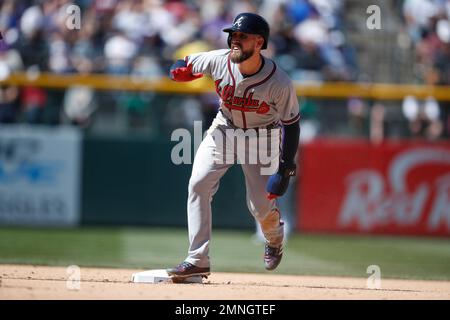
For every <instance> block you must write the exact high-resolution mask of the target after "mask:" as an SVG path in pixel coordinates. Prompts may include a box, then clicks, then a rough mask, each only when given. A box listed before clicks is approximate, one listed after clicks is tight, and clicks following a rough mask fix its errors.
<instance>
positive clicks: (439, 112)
mask: <svg viewBox="0 0 450 320" xmlns="http://www.w3.org/2000/svg"><path fill="white" fill-rule="evenodd" d="M401 14H402V18H403V21H404V28H405V31H406V33H407V34H408V39H409V46H410V47H411V49H412V50H413V51H414V66H413V68H414V69H413V71H414V76H415V78H416V79H415V80H416V81H417V82H418V83H421V84H427V85H450V1H449V0H405V1H403V2H402V7H401ZM402 110H403V114H404V116H405V117H406V118H407V119H408V121H409V129H410V133H411V135H412V136H414V137H426V138H428V139H430V140H435V139H437V138H439V137H441V136H442V135H443V134H444V135H446V136H448V135H449V134H450V132H449V130H450V123H449V122H450V105H449V104H448V102H447V103H441V104H439V102H438V101H436V100H435V99H434V98H433V97H428V98H426V99H424V100H423V101H420V100H419V99H417V98H416V97H414V96H407V97H405V99H404V100H403V103H402Z"/></svg>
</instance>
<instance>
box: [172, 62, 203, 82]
mask: <svg viewBox="0 0 450 320" xmlns="http://www.w3.org/2000/svg"><path fill="white" fill-rule="evenodd" d="M201 77H203V74H202V73H195V74H194V73H192V63H191V64H189V65H188V64H187V63H186V61H185V60H181V59H180V60H177V61H176V62H175V63H174V64H173V65H172V66H171V67H170V79H172V80H174V81H177V82H188V81H192V80H195V79H199V78H201Z"/></svg>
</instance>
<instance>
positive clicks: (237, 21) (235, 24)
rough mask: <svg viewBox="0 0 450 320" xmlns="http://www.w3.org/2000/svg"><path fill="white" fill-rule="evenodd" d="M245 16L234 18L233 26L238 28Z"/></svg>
mask: <svg viewBox="0 0 450 320" xmlns="http://www.w3.org/2000/svg"><path fill="white" fill-rule="evenodd" d="M244 19H245V17H240V18H239V19H237V20H236V22H235V23H234V26H235V27H238V28H240V27H241V26H242V22H243V21H244Z"/></svg>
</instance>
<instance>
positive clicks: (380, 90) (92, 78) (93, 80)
mask: <svg viewBox="0 0 450 320" xmlns="http://www.w3.org/2000/svg"><path fill="white" fill-rule="evenodd" d="M0 84H1V85H16V86H26V85H33V86H38V87H45V88H68V87H71V86H77V85H80V86H88V87H92V88H94V89H98V90H130V91H154V92H158V93H173V94H199V93H206V92H214V84H213V82H212V81H211V80H210V79H206V78H203V79H200V80H196V81H193V82H190V83H177V82H174V81H172V80H170V79H169V78H158V79H150V78H143V77H133V76H128V75H127V76H111V75H106V74H89V75H81V74H71V75H61V74H52V73H39V74H27V73H14V74H12V75H10V76H9V77H8V78H7V79H4V80H0ZM295 88H296V92H297V95H298V96H304V97H314V98H348V97H360V98H367V99H375V100H400V99H403V98H404V97H405V96H407V95H413V96H416V97H417V98H419V99H424V98H426V97H428V96H433V97H435V98H436V99H437V100H441V101H450V86H426V85H409V84H386V83H374V84H369V83H367V84H366V83H349V82H327V83H321V84H320V83H319V84H296V86H295Z"/></svg>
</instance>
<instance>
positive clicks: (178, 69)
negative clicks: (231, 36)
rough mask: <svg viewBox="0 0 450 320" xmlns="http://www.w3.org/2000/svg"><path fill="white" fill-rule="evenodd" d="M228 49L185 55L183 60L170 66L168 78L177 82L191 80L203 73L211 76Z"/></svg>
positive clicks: (221, 62) (220, 63)
mask: <svg viewBox="0 0 450 320" xmlns="http://www.w3.org/2000/svg"><path fill="white" fill-rule="evenodd" d="M228 52H229V50H214V51H209V52H201V53H196V54H192V55H189V56H187V57H186V58H185V59H184V60H177V61H176V62H175V63H174V64H173V65H172V66H171V67H170V78H171V79H172V80H174V81H178V82H186V81H192V80H195V79H198V78H201V77H202V76H203V75H204V74H206V75H209V76H212V77H213V78H214V73H215V72H217V71H218V66H219V65H222V64H223V60H224V58H225V59H226V55H227V53H228Z"/></svg>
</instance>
